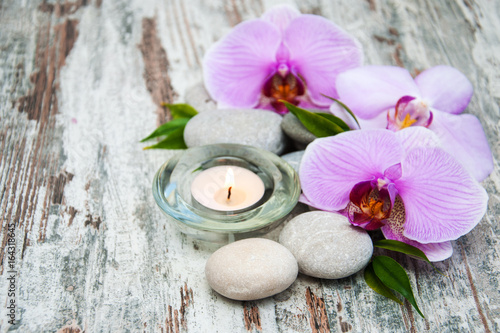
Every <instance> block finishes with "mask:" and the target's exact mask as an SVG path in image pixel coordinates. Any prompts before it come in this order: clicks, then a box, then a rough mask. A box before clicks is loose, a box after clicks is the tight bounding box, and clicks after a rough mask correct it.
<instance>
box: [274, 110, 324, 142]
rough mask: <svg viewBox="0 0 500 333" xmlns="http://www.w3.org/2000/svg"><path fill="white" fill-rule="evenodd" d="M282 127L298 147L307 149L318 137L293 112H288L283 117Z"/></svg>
mask: <svg viewBox="0 0 500 333" xmlns="http://www.w3.org/2000/svg"><path fill="white" fill-rule="evenodd" d="M281 129H282V130H283V132H285V133H286V135H287V136H288V137H290V139H292V140H293V142H294V144H295V147H297V149H305V148H306V146H307V145H308V144H309V143H311V142H313V141H314V139H316V136H315V135H314V134H312V133H311V132H309V131H308V130H307V128H305V127H304V125H302V123H301V122H300V121H299V119H298V118H297V117H295V116H294V115H293V114H291V113H287V114H286V115H285V116H284V117H283V121H282V122H281Z"/></svg>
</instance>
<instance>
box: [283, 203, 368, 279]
mask: <svg viewBox="0 0 500 333" xmlns="http://www.w3.org/2000/svg"><path fill="white" fill-rule="evenodd" d="M279 242H280V243H281V244H283V245H284V246H285V247H286V248H287V249H289V250H290V252H292V253H293V255H294V256H295V258H296V259H297V262H298V264H299V271H300V272H301V273H303V274H306V275H309V276H313V277H317V278H323V279H340V278H344V277H347V276H349V275H352V274H354V273H356V272H358V271H359V270H361V269H362V268H363V267H365V266H366V265H367V264H368V262H369V261H370V258H371V256H372V253H373V243H372V240H371V238H370V236H369V235H368V233H367V232H366V231H365V230H363V229H360V228H356V227H354V226H352V225H351V223H349V221H348V219H347V218H346V217H345V216H343V215H340V214H337V213H330V212H323V211H314V212H307V213H304V214H301V215H298V216H296V217H295V218H293V219H292V220H291V221H290V222H288V224H287V225H286V226H285V227H284V228H283V230H282V231H281V233H280V237H279Z"/></svg>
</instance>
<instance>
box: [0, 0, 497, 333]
mask: <svg viewBox="0 0 500 333" xmlns="http://www.w3.org/2000/svg"><path fill="white" fill-rule="evenodd" d="M275 3H277V2H276V1H271V0H262V1H249V0H210V1H206V0H205V1H202V0H192V1H181V0H164V1H153V0H140V1H139V0H129V1H120V0H109V1H108V0H106V1H96V0H77V1H68V0H65V1H28V2H19V1H14V0H4V1H2V2H1V3H0V31H1V33H0V49H1V51H2V52H1V55H0V76H1V79H0V106H1V107H0V112H1V113H0V118H1V126H0V147H1V150H0V188H1V189H2V193H1V196H0V207H1V217H0V219H1V223H2V229H1V231H0V242H1V247H0V260H1V265H2V266H1V273H0V274H1V277H0V299H1V300H2V304H7V303H8V301H9V299H10V298H9V296H8V289H9V280H7V278H8V277H9V276H10V274H11V273H9V271H10V270H11V269H10V268H9V267H8V266H7V264H8V260H7V257H6V251H8V229H9V224H15V233H16V236H15V245H16V254H15V259H16V260H15V271H16V272H17V273H15V276H16V290H15V293H16V302H17V303H16V304H17V309H18V312H17V319H20V322H19V324H18V325H17V326H15V327H13V328H11V329H13V330H15V331H19V332H42V331H58V330H59V331H60V332H83V331H86V332H110V331H111V332H119V331H133V332H135V331H141V330H142V331H146V332H188V331H190V332H246V331H250V332H261V331H262V332H306V331H310V332H367V331H377V332H406V331H410V332H456V331H484V332H496V331H500V293H499V292H498V290H500V286H499V281H500V280H499V277H500V261H499V260H498V258H499V257H500V245H499V235H500V227H499V225H498V220H499V216H500V202H499V198H500V197H499V189H500V178H499V172H498V167H496V168H495V171H494V173H493V174H492V175H491V176H490V177H489V178H488V179H487V180H486V181H485V182H484V186H485V188H486V189H487V191H488V193H489V195H490V201H489V209H488V212H487V214H486V216H485V218H484V219H483V221H482V222H481V223H480V224H479V225H478V226H477V227H476V228H475V229H474V230H473V231H472V232H471V233H470V234H468V235H467V236H465V237H462V238H461V239H459V240H458V241H456V242H454V252H455V253H454V255H453V257H452V258H451V259H449V260H447V261H445V262H443V263H439V264H438V265H437V266H438V268H439V269H441V270H443V271H445V272H446V274H447V276H446V277H443V276H441V275H439V274H437V273H436V272H435V271H433V270H432V269H431V268H429V267H428V266H426V265H424V264H422V263H420V262H416V261H414V260H408V259H405V258H403V257H402V256H399V257H397V259H398V260H401V261H402V262H403V263H404V266H405V267H406V268H407V269H408V271H409V272H410V279H411V282H412V284H413V286H415V292H416V297H417V302H418V303H419V305H420V307H421V309H422V311H423V312H424V313H425V314H426V318H425V319H423V318H420V317H419V316H418V314H417V313H416V312H415V311H413V309H412V308H411V306H410V305H409V304H407V303H405V304H404V305H403V306H399V305H397V304H396V303H391V302H389V301H388V300H386V299H384V298H383V297H381V296H379V295H377V294H375V293H374V292H372V291H371V290H370V289H369V288H368V287H367V286H366V285H365V284H364V282H363V278H362V274H361V273H358V274H356V275H354V276H351V277H348V278H345V279H341V280H331V281H328V280H319V279H314V278H310V277H306V276H303V275H300V276H299V278H298V280H297V281H296V282H295V283H294V284H293V285H292V286H291V287H290V288H289V289H288V290H287V291H285V292H283V293H281V294H279V295H276V296H274V297H271V298H268V299H265V300H259V301H253V302H237V301H231V300H228V299H225V298H224V297H222V296H220V295H218V294H216V293H215V292H213V291H212V290H211V289H210V287H209V286H208V285H207V283H206V281H205V279H204V264H205V261H206V259H207V258H208V257H209V255H210V254H211V253H212V252H213V251H214V250H215V249H216V248H217V247H216V246H214V245H211V244H204V243H202V242H197V241H193V240H191V239H189V238H187V237H186V236H184V235H182V234H181V233H180V232H179V231H178V230H177V229H176V228H175V226H174V225H173V224H172V223H171V222H172V221H171V220H169V218H166V217H165V216H163V215H161V213H160V211H159V210H158V209H157V207H156V204H155V203H154V200H153V198H152V195H151V189H150V188H151V180H152V178H153V176H154V173H155V172H156V170H157V169H158V168H159V166H160V165H161V164H162V163H163V162H164V161H165V160H167V159H168V158H169V157H170V156H173V154H175V152H173V151H147V152H144V151H142V150H141V149H142V147H143V146H142V145H141V144H139V143H138V141H139V140H140V139H141V138H142V137H144V136H146V135H147V134H149V132H151V130H152V129H153V128H154V127H155V126H156V125H157V124H158V123H159V122H163V121H164V120H165V119H168V116H169V115H168V112H167V111H166V110H165V109H163V108H161V106H160V103H161V102H162V101H168V102H188V103H190V102H193V104H195V105H197V106H198V107H199V108H204V107H207V108H213V103H212V102H210V101H209V100H207V96H206V95H204V92H203V89H202V88H201V86H200V84H201V82H202V71H201V65H202V58H203V54H204V52H205V51H206V50H207V49H208V47H210V45H211V44H212V43H213V42H214V41H216V40H218V39H219V38H220V37H221V36H223V35H224V34H226V33H227V32H229V31H230V29H231V27H233V26H234V25H236V24H238V23H239V22H241V21H242V20H246V19H251V18H255V17H258V16H259V15H260V14H261V13H262V12H263V11H264V10H265V9H266V8H269V7H270V6H272V5H273V4H275ZM290 3H292V2H290ZM297 5H298V7H299V8H300V10H301V11H302V12H304V13H314V14H320V15H323V16H325V17H327V18H328V19H331V20H333V21H334V22H336V23H337V24H339V25H340V26H342V27H343V28H344V29H346V30H347V31H349V32H350V33H352V34H353V35H354V36H356V37H357V38H358V39H359V40H360V42H361V43H362V44H363V46H364V52H365V62H366V63H367V64H391V65H399V66H404V67H405V68H407V69H409V70H410V71H411V72H412V73H415V74H416V73H418V72H420V71H422V70H424V69H425V68H428V67H431V66H434V65H437V64H449V65H452V66H454V67H456V68H458V69H459V70H461V71H462V72H463V73H464V74H465V75H466V76H467V77H468V78H469V79H470V80H471V82H472V84H473V86H474V88H475V94H474V97H473V99H472V101H471V104H470V106H469V107H468V109H467V112H469V113H472V114H474V115H476V116H477V117H478V118H479V119H480V120H481V122H482V124H483V126H484V128H485V132H486V134H487V137H488V139H489V143H490V145H491V148H492V152H493V155H494V157H495V160H496V161H498V158H499V156H500V143H499V140H498V137H499V118H500V110H499V104H498V98H500V93H499V92H500V89H499V87H500V85H499V82H500V80H499V78H500V66H498V65H499V63H498V54H499V53H500V43H499V42H500V19H499V17H500V4H498V3H497V2H495V1H488V0H481V1H470V0H466V1H462V0H456V1H453V0H439V1H431V0H416V1H413V2H408V1H399V0H378V1H377V0H370V1H368V0H358V1H351V2H344V1H340V0H336V1H313V0H306V1H300V2H297ZM497 164H498V163H497ZM451 213H452V212H451ZM276 236H277V231H275V232H274V233H273V234H271V235H269V237H270V238H276ZM0 327H1V331H2V332H4V331H7V330H8V329H9V324H8V317H7V309H6V307H5V306H2V307H1V310H0Z"/></svg>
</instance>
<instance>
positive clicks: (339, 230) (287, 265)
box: [155, 96, 373, 300]
mask: <svg viewBox="0 0 500 333" xmlns="http://www.w3.org/2000/svg"><path fill="white" fill-rule="evenodd" d="M200 97H201V96H200ZM206 97H208V96H205V98H206ZM293 118H295V117H294V116H293V115H291V114H289V115H287V116H286V117H285V118H284V117H282V116H280V115H278V114H276V113H273V112H269V111H267V110H256V109H250V110H245V109H234V110H205V111H202V112H200V113H199V114H197V115H196V116H194V117H193V118H191V119H190V120H189V122H188V123H187V125H186V127H185V130H184V141H185V142H186V145H187V146H188V150H187V151H186V152H184V154H190V153H191V151H190V149H192V148H195V149H201V148H203V147H214V146H215V147H217V146H222V147H223V146H224V144H236V145H237V146H236V147H237V148H236V151H239V152H241V151H242V150H245V149H247V147H248V146H253V147H255V148H258V149H263V150H267V151H269V152H271V153H273V154H281V153H285V154H284V155H282V156H281V157H282V161H283V163H286V164H288V165H289V167H290V169H292V170H294V171H293V173H294V177H295V178H296V179H298V176H297V174H296V172H297V171H298V166H299V165H300V159H301V156H302V154H303V151H295V150H296V149H297V148H296V147H300V146H301V145H303V144H304V142H303V141H295V140H293V139H291V137H300V136H307V134H309V136H310V135H312V134H311V133H310V132H309V131H308V130H307V129H306V128H305V127H304V126H303V125H302V124H301V123H300V122H298V121H296V122H295V126H294V127H291V126H289V125H286V119H289V120H290V119H291V120H292V121H293V120H296V119H293ZM290 130H292V131H294V132H293V134H291V133H290ZM239 145H241V146H239ZM195 153H196V154H199V153H197V152H195ZM181 154H182V153H181ZM222 155H224V154H222ZM226 158H227V156H226ZM276 158H278V157H277V156H276ZM285 161H286V162H285ZM229 164H231V162H229ZM215 168H217V167H212V168H209V169H208V170H213V171H216V170H214V169H215ZM236 168H237V169H236V170H238V169H239V168H241V167H238V166H236ZM243 169H244V168H243ZM225 170H227V169H224V170H223V171H225ZM244 170H247V169H244ZM248 172H249V173H250V174H252V175H254V174H253V173H252V172H251V171H248ZM245 176H247V177H248V176H249V175H245ZM222 178H225V177H222V176H219V175H217V174H216V173H214V174H213V175H208V178H207V180H205V183H213V184H209V185H213V186H215V187H217V190H216V191H213V193H212V192H210V190H208V191H207V192H208V193H210V194H213V196H214V197H217V195H216V194H215V192H217V191H219V190H220V189H223V190H224V191H225V193H226V194H227V189H228V186H227V185H226V184H224V182H225V180H224V182H223V181H222ZM243 178H245V177H243ZM256 178H257V179H258V177H256ZM219 179H220V181H219ZM235 180H236V181H237V178H236V179H235ZM251 181H252V184H242V185H240V186H243V189H245V187H246V188H249V189H248V191H249V192H252V191H253V192H259V189H258V187H257V186H251V185H255V182H256V180H255V179H252V180H251ZM257 181H258V180H257ZM190 186H191V187H193V186H196V177H194V180H193V181H192V182H191V184H190ZM200 186H201V185H200ZM296 186H298V183H297V185H296ZM165 187H168V186H165ZM237 189H238V183H237V182H235V183H234V186H233V190H232V193H233V195H234V192H235V190H236V191H237ZM163 190H165V189H163ZM295 191H297V188H296V189H295ZM157 192H158V191H156V190H155V193H157ZM191 192H192V191H191ZM259 193H260V192H259ZM210 194H209V196H210ZM249 194H251V193H249ZM286 194H287V200H291V201H292V202H293V204H292V205H289V208H288V210H287V211H286V212H285V214H283V216H281V217H279V218H278V219H279V221H277V222H278V223H275V222H276V221H272V220H269V221H267V222H269V224H270V225H273V226H272V228H269V227H268V223H266V224H264V225H263V226H260V227H259V228H258V229H256V230H252V231H253V232H254V233H253V235H259V234H260V235H265V233H268V232H271V231H272V229H274V228H275V227H277V226H278V225H279V223H280V222H282V221H283V220H285V219H286V217H287V215H288V213H290V212H291V211H292V209H293V208H294V207H295V203H297V199H298V198H297V197H296V196H295V198H294V191H289V192H288V193H286ZM262 195H263V191H262V193H261V194H260V196H262ZM226 198H227V197H226ZM259 199H260V197H259V198H257V199H255V201H258V200H259ZM198 201H200V200H198ZM214 202H215V201H214ZM230 202H231V201H230V200H227V203H228V205H229V203H230ZM162 204H164V203H162ZM262 204H265V202H264V203H262ZM298 204H299V205H301V204H300V203H298ZM204 206H206V207H208V209H212V210H213V211H214V212H215V214H222V215H219V216H218V217H219V219H221V220H223V219H224V218H227V217H228V216H233V217H234V216H238V215H240V214H244V213H245V210H244V209H243V212H241V209H240V212H232V211H230V210H231V207H230V206H228V208H227V209H226V210H225V209H224V208H221V207H217V206H215V207H213V206H211V204H210V203H205V204H204ZM280 208H281V207H280ZM275 209H278V207H276V208H275ZM217 210H220V211H219V212H216V211H217ZM246 212H248V211H246ZM226 214H227V215H226ZM173 216H174V217H175V215H173ZM177 218H178V217H177ZM215 219H217V216H216V217H215ZM227 223H229V224H233V225H238V223H240V224H241V222H240V221H229V222H227ZM193 229H195V230H196V226H194V227H193V228H189V230H187V229H186V228H185V226H184V228H182V227H181V230H183V232H185V233H186V234H188V235H190V236H191V237H195V238H198V239H201V240H204V241H211V242H218V243H225V242H230V243H229V244H228V245H225V246H223V247H222V248H220V249H219V250H217V251H216V252H215V253H214V254H213V255H212V256H211V257H210V259H209V260H208V262H207V265H206V277H207V281H208V283H209V284H210V286H211V287H212V288H213V289H214V290H216V291H217V292H219V293H220V294H222V295H224V296H226V297H228V298H232V299H236V300H255V299H260V298H264V297H268V296H272V295H274V294H277V293H279V292H282V291H284V290H285V289H287V288H288V287H289V286H290V285H291V284H292V283H293V282H294V281H295V279H296V278H297V274H298V272H301V273H303V274H306V275H309V276H313V277H317V278H324V279H340V278H344V277H347V276H349V275H352V274H354V273H356V272H358V271H359V270H361V269H363V268H364V267H365V266H366V264H367V263H368V261H369V260H370V258H371V256H372V252H373V245H372V241H371V238H370V237H369V236H368V234H367V232H366V231H364V230H362V229H359V228H356V227H354V226H352V225H351V224H350V223H349V221H348V219H347V218H346V217H345V216H342V215H340V214H337V213H331V212H323V211H311V212H306V213H303V214H299V215H297V216H295V217H294V218H293V219H291V220H290V221H289V222H288V223H286V226H285V228H284V229H283V230H282V231H281V233H280V235H279V243H278V242H276V241H272V240H269V239H265V238H245V239H242V240H239V241H236V242H232V241H234V240H237V239H240V238H243V237H242V234H243V235H245V233H243V232H234V231H221V230H217V231H215V232H210V231H211V230H210V228H209V227H208V226H201V227H200V229H199V230H196V231H198V232H197V233H194V232H192V230H193ZM202 229H205V230H202ZM202 231H204V232H202Z"/></svg>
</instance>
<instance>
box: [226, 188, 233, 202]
mask: <svg viewBox="0 0 500 333" xmlns="http://www.w3.org/2000/svg"><path fill="white" fill-rule="evenodd" d="M232 188H233V187H232V186H229V188H228V189H227V200H230V199H231V189H232Z"/></svg>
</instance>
